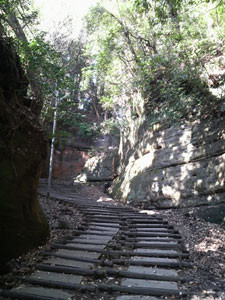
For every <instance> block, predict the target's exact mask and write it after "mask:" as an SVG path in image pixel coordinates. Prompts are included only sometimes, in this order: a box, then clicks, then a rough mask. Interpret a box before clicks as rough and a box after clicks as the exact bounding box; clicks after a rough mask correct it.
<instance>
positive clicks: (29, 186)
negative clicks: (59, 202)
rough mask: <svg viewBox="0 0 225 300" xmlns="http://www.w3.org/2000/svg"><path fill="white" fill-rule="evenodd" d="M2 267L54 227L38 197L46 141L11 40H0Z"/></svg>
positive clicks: (44, 239) (38, 241)
mask: <svg viewBox="0 0 225 300" xmlns="http://www.w3.org/2000/svg"><path fill="white" fill-rule="evenodd" d="M0 57H1V60H0V153H1V156H0V245H1V247H0V258H1V260H0V266H1V264H4V263H5V262H7V261H8V260H10V259H11V258H14V257H17V256H19V255H21V254H22V253H24V252H26V251H28V250H29V249H31V248H32V247H35V246H38V245H40V244H42V243H44V242H45V241H46V240H47V238H48V236H49V227H48V223H47V220H46V218H45V216H44V213H43V211H42V209H41V207H40V205H39V202H38V200H37V188H38V183H39V178H40V173H41V164H42V160H43V159H44V158H45V156H46V142H45V140H44V136H43V132H42V129H41V127H40V125H39V123H38V122H37V116H36V115H35V114H34V113H33V112H31V110H30V109H29V108H28V107H26V106H25V105H24V103H25V101H24V99H25V96H26V92H27V85H28V84H27V80H26V77H25V75H24V72H23V70H22V68H21V65H20V62H19V59H18V57H17V56H16V54H15V52H14V50H13V49H12V47H11V45H10V43H7V41H5V40H4V39H0Z"/></svg>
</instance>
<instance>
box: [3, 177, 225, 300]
mask: <svg viewBox="0 0 225 300" xmlns="http://www.w3.org/2000/svg"><path fill="white" fill-rule="evenodd" d="M44 190H45V184H44V185H43V184H42V185H41V186H40V193H41V194H40V195H39V200H40V203H41V206H42V207H43V209H44V211H45V214H46V216H47V218H48V220H49V224H50V227H51V237H50V239H49V241H48V243H47V244H46V245H44V246H41V247H39V248H38V249H35V250H33V251H31V252H29V253H27V254H25V255H23V256H21V257H19V258H18V259H14V260H12V261H11V262H10V263H9V265H8V267H9V270H8V271H9V272H8V273H6V274H4V275H2V276H1V277H0V288H11V287H14V286H17V285H18V282H17V281H16V280H15V275H24V274H29V273H31V272H33V270H34V269H35V265H36V264H37V263H40V262H41V261H42V259H43V258H42V256H41V253H40V252H41V251H43V250H47V249H48V248H49V244H50V243H52V242H53V241H56V240H57V241H59V240H62V239H65V238H66V237H67V236H70V235H71V234H72V232H73V230H74V229H76V228H77V226H78V224H79V222H80V221H81V215H80V213H79V211H78V210H77V209H76V208H74V207H73V205H72V204H67V203H64V202H63V201H60V200H57V199H56V197H55V195H56V194H58V195H60V197H63V196H64V197H68V196H69V195H72V194H73V195H79V196H81V197H84V199H85V197H86V198H89V199H93V201H97V200H98V201H102V200H103V199H104V200H107V199H108V200H111V201H112V199H109V198H108V197H107V195H106V194H105V193H103V186H102V185H87V184H76V185H75V186H72V185H71V184H70V183H69V182H55V183H54V189H53V190H54V193H53V195H52V198H50V199H48V200H47V199H46V197H45V196H44ZM60 197H59V198H60ZM156 213H157V214H159V215H161V216H162V217H163V218H164V219H167V220H168V221H169V223H170V224H173V225H174V226H175V227H176V228H177V229H178V230H179V231H180V233H181V234H182V236H183V239H184V243H185V246H186V249H187V250H188V251H189V252H190V261H192V262H193V264H194V266H193V268H192V269H187V270H185V271H184V276H186V277H191V278H192V280H191V281H190V282H189V283H187V284H186V286H187V287H188V288H189V290H190V291H192V292H193V296H191V297H190V299H191V300H200V299H204V300H225V230H224V228H222V227H221V226H219V225H217V224H212V223H208V222H205V221H203V220H201V219H199V218H197V217H196V214H195V210H191V211H190V210H187V209H184V210H178V209H177V210H163V211H162V210H161V211H156ZM0 299H1V300H2V299H3V298H1V297H0ZM4 300H5V299H4Z"/></svg>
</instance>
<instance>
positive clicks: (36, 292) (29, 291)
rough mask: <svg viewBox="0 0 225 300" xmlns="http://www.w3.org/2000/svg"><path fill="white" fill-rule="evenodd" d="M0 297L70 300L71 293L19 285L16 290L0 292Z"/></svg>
mask: <svg viewBox="0 0 225 300" xmlns="http://www.w3.org/2000/svg"><path fill="white" fill-rule="evenodd" d="M0 296H5V297H8V298H9V299H27V300H71V299H72V296H73V293H69V292H65V291H62V290H58V289H52V288H43V287H33V286H29V285H20V286H19V287H18V288H14V289H11V290H10V291H7V290H4V291H0Z"/></svg>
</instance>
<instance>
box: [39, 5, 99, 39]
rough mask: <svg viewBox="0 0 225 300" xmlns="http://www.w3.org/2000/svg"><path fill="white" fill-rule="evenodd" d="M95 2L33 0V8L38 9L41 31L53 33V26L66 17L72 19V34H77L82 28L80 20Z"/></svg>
mask: <svg viewBox="0 0 225 300" xmlns="http://www.w3.org/2000/svg"><path fill="white" fill-rule="evenodd" d="M96 2H97V0H34V3H35V6H37V7H39V8H40V13H41V29H42V30H44V31H47V32H52V31H54V28H55V25H56V24H57V23H58V22H60V21H63V20H64V19H65V18H66V17H67V16H71V17H72V18H73V28H71V31H72V32H73V34H75V35H76V34H78V33H79V31H80V29H81V27H82V18H83V17H84V15H85V14H86V13H87V11H88V9H89V8H90V7H91V6H93V5H94V4H96Z"/></svg>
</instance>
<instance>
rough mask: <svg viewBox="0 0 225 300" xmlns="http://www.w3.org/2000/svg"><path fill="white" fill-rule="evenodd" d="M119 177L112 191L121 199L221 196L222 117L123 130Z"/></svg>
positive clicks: (195, 201)
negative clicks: (183, 123)
mask: <svg viewBox="0 0 225 300" xmlns="http://www.w3.org/2000/svg"><path fill="white" fill-rule="evenodd" d="M121 149H123V151H122V152H121V159H122V166H124V167H123V168H122V170H121V174H120V177H119V178H118V179H117V181H116V182H114V185H113V188H112V193H113V195H114V196H115V197H117V198H122V199H123V201H124V202H130V203H133V204H138V203H140V202H143V201H145V202H146V200H147V201H148V202H149V203H150V204H151V205H152V204H153V205H155V206H157V207H161V208H165V207H186V206H198V205H209V204H215V203H220V202H224V201H225V197H224V195H225V185H224V183H225V182H224V178H225V120H224V119H219V120H214V121H211V122H201V123H200V122H196V123H195V124H191V125H182V126H177V127H175V126H174V127H171V128H167V129H164V130H155V131H154V130H149V129H146V127H144V126H142V127H141V126H139V127H137V129H136V132H135V131H133V133H132V139H131V140H130V134H129V135H127V136H124V139H123V147H121Z"/></svg>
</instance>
